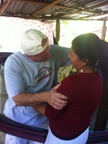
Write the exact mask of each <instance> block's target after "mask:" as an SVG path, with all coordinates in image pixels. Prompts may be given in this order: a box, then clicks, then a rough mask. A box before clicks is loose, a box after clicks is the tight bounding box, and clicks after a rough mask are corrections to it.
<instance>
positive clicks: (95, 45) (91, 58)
mask: <svg viewBox="0 0 108 144" xmlns="http://www.w3.org/2000/svg"><path fill="white" fill-rule="evenodd" d="M72 49H73V50H74V52H75V53H76V54H77V55H78V57H79V58H80V59H87V60H88V62H89V65H91V66H92V67H95V65H97V63H98V61H99V58H100V56H101V51H102V49H101V40H100V39H99V37H98V36H97V35H95V34H93V33H86V34H81V35H79V36H77V37H76V38H75V39H74V40H73V41H72Z"/></svg>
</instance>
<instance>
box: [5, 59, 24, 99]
mask: <svg viewBox="0 0 108 144" xmlns="http://www.w3.org/2000/svg"><path fill="white" fill-rule="evenodd" d="M4 78H5V86H6V91H7V93H8V96H9V97H13V96H15V95H17V94H19V93H21V92H23V91H24V82H23V78H22V73H21V70H20V69H19V67H18V64H17V62H15V61H14V59H12V58H11V57H9V58H8V59H7V60H6V62H5V68H4Z"/></svg>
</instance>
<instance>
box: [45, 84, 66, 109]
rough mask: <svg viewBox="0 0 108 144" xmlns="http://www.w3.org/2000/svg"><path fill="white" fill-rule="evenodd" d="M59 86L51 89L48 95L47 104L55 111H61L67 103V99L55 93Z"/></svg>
mask: <svg viewBox="0 0 108 144" xmlns="http://www.w3.org/2000/svg"><path fill="white" fill-rule="evenodd" d="M59 86H60V84H58V85H57V86H55V87H53V88H52V89H51V90H50V91H49V92H48V93H49V94H48V97H47V102H48V104H49V105H51V106H52V107H53V108H55V109H62V108H63V107H64V106H65V105H66V103H67V97H66V96H65V95H62V94H61V93H58V92H57V88H58V87H59Z"/></svg>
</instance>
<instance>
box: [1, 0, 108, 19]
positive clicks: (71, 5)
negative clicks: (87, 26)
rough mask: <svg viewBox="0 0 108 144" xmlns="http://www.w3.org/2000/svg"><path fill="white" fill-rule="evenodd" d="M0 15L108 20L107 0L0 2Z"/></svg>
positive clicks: (3, 0)
mask: <svg viewBox="0 0 108 144" xmlns="http://www.w3.org/2000/svg"><path fill="white" fill-rule="evenodd" d="M0 15H1V16H9V17H21V18H26V19H37V20H39V19H40V20H57V19H61V20H63V19H64V20H93V19H96V20H108V0H0Z"/></svg>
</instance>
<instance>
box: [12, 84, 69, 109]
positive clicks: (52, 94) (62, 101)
mask: <svg viewBox="0 0 108 144" xmlns="http://www.w3.org/2000/svg"><path fill="white" fill-rule="evenodd" d="M56 88H57V87H55V88H53V89H51V90H50V91H48V92H40V93H20V94H18V95H16V96H14V97H13V99H14V101H15V103H16V105H18V106H34V105H36V104H39V103H44V102H47V103H48V104H49V105H51V106H52V107H54V108H55V109H62V108H63V107H64V106H65V105H66V103H67V97H66V96H64V95H62V94H60V93H58V92H56Z"/></svg>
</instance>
